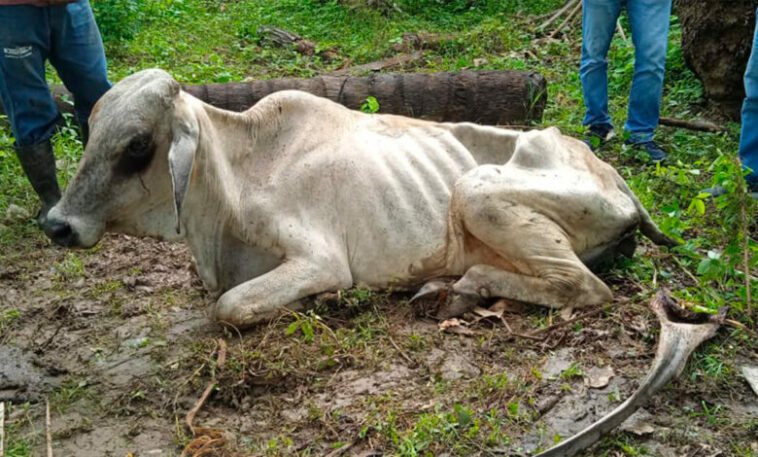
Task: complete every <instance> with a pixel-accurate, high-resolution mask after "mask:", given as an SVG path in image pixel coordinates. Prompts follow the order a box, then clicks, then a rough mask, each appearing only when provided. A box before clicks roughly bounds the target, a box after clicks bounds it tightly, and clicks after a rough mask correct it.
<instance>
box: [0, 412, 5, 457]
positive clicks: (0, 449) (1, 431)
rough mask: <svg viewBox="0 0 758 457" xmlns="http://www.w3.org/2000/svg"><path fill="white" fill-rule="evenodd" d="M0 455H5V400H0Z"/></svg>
mask: <svg viewBox="0 0 758 457" xmlns="http://www.w3.org/2000/svg"><path fill="white" fill-rule="evenodd" d="M0 457H5V402H2V401H0Z"/></svg>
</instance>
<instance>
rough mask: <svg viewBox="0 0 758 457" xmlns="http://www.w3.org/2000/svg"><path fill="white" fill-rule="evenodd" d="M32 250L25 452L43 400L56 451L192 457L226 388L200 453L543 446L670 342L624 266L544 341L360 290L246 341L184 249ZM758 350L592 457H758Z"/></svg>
mask: <svg viewBox="0 0 758 457" xmlns="http://www.w3.org/2000/svg"><path fill="white" fill-rule="evenodd" d="M23 242H24V243H25V245H26V246H28V249H26V250H25V251H24V252H22V253H16V254H13V253H11V254H9V255H8V256H7V257H6V262H4V263H3V264H2V265H0V291H1V293H0V311H1V313H0V318H2V320H0V398H2V399H6V400H8V399H13V403H12V405H11V407H10V412H9V416H8V419H7V421H6V432H7V436H8V442H7V443H6V444H7V446H8V451H7V452H8V453H9V454H8V455H9V456H11V457H13V456H21V455H24V456H25V455H44V446H45V439H44V431H45V421H44V404H45V400H46V399H47V400H49V402H50V405H51V415H52V437H53V441H52V444H53V449H54V453H55V455H56V456H76V457H90V456H92V457H95V456H121V457H123V456H127V455H133V456H154V457H158V456H176V455H180V454H181V452H182V449H183V447H184V446H186V445H187V444H188V443H190V442H191V441H192V436H191V434H190V432H189V431H188V429H187V428H186V427H185V425H184V420H185V415H186V413H187V412H188V410H189V409H190V408H192V406H193V405H194V404H195V403H196V401H197V399H198V398H199V397H200V395H201V393H202V392H203V390H204V389H205V387H206V386H207V385H208V384H209V383H210V384H213V380H214V379H215V380H216V382H215V388H214V389H212V391H211V394H210V397H209V398H208V400H207V402H206V403H205V404H204V405H203V406H202V407H201V408H200V410H199V412H198V414H197V416H196V417H195V419H194V425H196V426H202V427H205V428H211V429H213V430H212V431H207V430H206V433H207V434H209V435H211V436H212V437H216V438H217V439H218V440H217V441H215V442H213V443H211V444H210V445H208V449H210V448H214V450H213V451H209V452H208V453H207V454H202V453H199V454H198V455H331V456H335V455H338V454H339V451H336V450H335V449H337V448H339V447H340V446H345V445H347V446H349V448H347V449H345V448H343V450H344V454H342V455H362V456H369V455H409V456H410V455H456V454H458V455H531V454H532V453H533V452H534V451H535V450H537V449H538V448H543V449H544V448H547V447H549V446H550V445H551V444H552V443H553V442H555V441H557V440H560V439H561V438H565V437H567V436H569V435H571V434H572V433H574V432H576V431H578V430H579V429H581V428H582V427H583V426H585V425H588V424H589V423H591V422H592V421H593V420H595V419H596V418H598V417H600V416H601V415H602V414H603V413H604V412H606V411H608V410H610V409H612V408H614V407H615V406H617V405H618V404H619V403H620V402H621V401H623V400H624V399H625V398H627V397H628V395H629V394H630V393H631V392H632V391H633V390H634V388H635V387H636V385H637V382H638V381H639V380H640V379H641V378H642V377H643V376H644V375H645V373H646V371H647V368H648V367H649V364H650V362H651V360H652V357H653V354H654V350H655V342H656V338H657V332H658V325H657V321H656V319H655V317H654V316H653V314H652V313H651V312H650V310H649V309H648V308H647V303H648V301H649V299H650V296H651V294H652V291H651V290H647V289H645V288H644V287H642V286H640V285H638V284H637V283H636V282H635V281H634V280H633V279H632V278H630V277H628V276H626V275H624V274H623V272H621V273H608V274H606V275H604V276H603V279H605V280H606V281H607V282H608V283H609V284H611V285H613V287H614V289H615V290H616V300H617V302H616V304H615V305H614V306H612V307H610V308H609V310H607V311H604V312H601V313H598V314H596V315H594V316H593V317H588V318H586V319H580V320H578V321H577V322H574V323H572V324H570V325H559V326H556V327H551V328H550V330H548V331H545V332H543V333H542V334H541V336H544V339H542V340H535V339H528V338H521V337H516V336H513V335H511V334H509V333H508V331H506V329H505V328H504V326H503V324H502V323H501V322H500V321H493V320H487V319H484V320H481V321H479V322H478V323H476V324H475V325H472V327H471V329H472V330H473V332H472V333H473V335H457V334H449V333H441V332H440V330H439V328H438V323H437V322H435V321H434V320H432V319H430V318H428V317H425V316H423V315H419V311H418V310H416V309H414V308H413V307H412V306H411V305H409V304H408V303H407V299H408V295H403V294H389V293H376V292H369V291H365V290H353V291H345V292H343V293H341V294H339V295H334V296H331V297H325V298H321V299H320V300H318V303H316V304H315V306H316V314H305V315H288V316H283V317H282V318H281V319H280V320H278V321H277V322H274V323H271V324H269V325H265V326H260V327H258V328H254V329H251V330H248V331H245V332H242V333H238V332H235V331H233V330H227V329H222V328H220V327H218V326H216V325H214V324H213V323H211V322H209V321H208V319H207V317H206V314H205V312H206V308H207V306H208V304H209V303H210V302H211V298H210V297H208V296H207V294H206V293H205V292H204V290H203V288H202V285H201V283H200V281H199V279H198V278H197V275H196V274H195V273H194V271H193V269H192V267H191V259H190V256H189V254H188V252H187V250H186V249H185V248H184V247H183V246H182V245H178V244H168V243H161V242H157V241H153V240H143V239H136V238H131V237H126V236H107V237H106V238H105V239H104V240H103V241H102V242H101V244H100V245H99V246H98V247H97V248H95V249H94V250H90V251H75V252H72V251H65V250H63V249H60V248H57V247H54V246H51V245H50V244H49V243H48V242H47V241H46V240H44V239H43V238H42V237H41V236H39V235H35V234H32V235H29V238H28V239H26V240H24V241H23ZM650 249H654V248H650ZM674 280H676V278H674ZM682 280H683V281H684V280H686V278H684V279H682ZM675 284H676V282H674V283H673V285H674V287H675ZM316 316H319V317H316ZM505 317H506V320H507V322H508V323H509V325H510V326H511V328H512V330H513V331H514V332H516V333H519V332H521V333H529V332H532V331H534V330H536V329H538V328H544V327H548V326H550V325H555V324H557V323H559V322H561V317H559V315H558V313H555V312H550V311H548V310H546V309H542V308H537V307H525V308H523V309H521V310H515V309H514V310H511V311H510V312H507V313H506V314H505ZM738 338H743V339H742V340H737V339H738ZM219 339H222V340H223V341H224V342H225V343H226V344H227V345H228V349H227V350H226V351H225V352H226V362H225V364H224V365H223V367H221V368H219V367H217V366H216V362H217V357H218V355H219V352H220V346H219V344H220V343H219ZM744 339H745V336H744V335H742V336H734V334H733V332H732V331H731V330H730V329H726V328H723V329H722V330H721V331H720V333H719V335H718V336H717V338H716V339H715V340H714V341H713V342H711V343H708V346H707V347H706V348H704V349H703V350H701V352H699V353H698V354H696V355H695V357H694V359H693V360H691V362H690V364H689V366H688V368H687V370H686V371H685V373H684V374H683V376H682V377H681V378H680V379H679V380H677V381H675V382H674V383H673V384H671V385H670V386H668V387H667V388H666V389H665V391H664V392H662V393H660V394H659V395H658V396H657V397H656V398H655V401H654V402H653V403H652V404H650V405H649V406H648V407H647V408H646V409H645V410H644V411H642V412H641V413H640V414H638V415H636V416H635V417H634V419H636V420H634V421H628V422H627V423H626V424H625V425H624V426H623V427H622V430H619V431H616V432H614V433H613V434H612V435H611V436H609V437H607V438H606V439H605V440H604V442H603V443H602V444H601V445H599V446H595V448H593V450H592V451H591V452H589V453H588V454H586V455H591V456H601V455H602V456H604V455H659V456H708V457H712V456H720V455H723V456H733V455H734V456H749V455H758V396H756V395H755V394H754V393H753V392H752V391H751V390H750V388H749V386H748V384H747V382H745V380H744V379H743V378H742V377H741V376H740V374H739V368H740V366H742V365H744V364H753V365H758V356H757V355H756V353H755V351H754V348H755V346H751V344H750V343H747V344H746V343H745V341H744ZM751 347H752V348H753V349H750V348H751ZM714 354H715V355H714ZM714 364H716V365H717V366H715V367H714V366H713V365H714ZM202 432H203V431H202V430H201V431H200V432H199V434H200V435H202ZM204 439H206V440H207V439H208V438H207V437H206V438H204ZM193 444H194V445H195V449H197V446H198V442H195V443H193Z"/></svg>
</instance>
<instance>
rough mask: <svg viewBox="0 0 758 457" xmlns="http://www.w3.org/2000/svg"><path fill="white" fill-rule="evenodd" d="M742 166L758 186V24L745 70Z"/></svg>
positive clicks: (751, 184)
mask: <svg viewBox="0 0 758 457" xmlns="http://www.w3.org/2000/svg"><path fill="white" fill-rule="evenodd" d="M756 14H758V10H756ZM740 160H741V161H742V166H744V167H746V168H749V169H751V170H753V171H752V173H750V174H749V175H747V176H746V177H745V179H746V181H747V182H748V184H749V185H750V186H751V187H753V188H758V26H756V30H755V36H754V38H753V50H752V51H751V53H750V60H749V61H748V64H747V69H746V70H745V101H744V102H743V103H742V134H741V135H740Z"/></svg>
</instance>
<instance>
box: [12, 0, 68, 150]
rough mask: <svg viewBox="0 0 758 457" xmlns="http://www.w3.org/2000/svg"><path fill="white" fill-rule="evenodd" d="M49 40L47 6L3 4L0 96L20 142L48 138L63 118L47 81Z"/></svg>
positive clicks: (17, 140)
mask: <svg viewBox="0 0 758 457" xmlns="http://www.w3.org/2000/svg"><path fill="white" fill-rule="evenodd" d="M49 42H50V35H49V30H48V22H47V12H46V9H45V8H37V7H35V6H30V5H17V6H0V97H2V100H3V107H4V108H5V112H6V113H7V114H8V118H9V119H10V122H11V128H12V129H13V135H14V136H15V137H16V144H17V145H18V146H28V145H32V144H36V143H39V142H41V141H43V140H46V139H47V138H49V137H50V136H51V135H52V133H53V130H54V129H55V126H56V124H57V123H58V121H59V120H60V114H59V113H58V109H57V108H56V106H55V103H53V100H52V98H51V97H50V90H49V88H48V86H47V82H46V81H45V59H46V58H47V57H48V52H49V48H48V43H49Z"/></svg>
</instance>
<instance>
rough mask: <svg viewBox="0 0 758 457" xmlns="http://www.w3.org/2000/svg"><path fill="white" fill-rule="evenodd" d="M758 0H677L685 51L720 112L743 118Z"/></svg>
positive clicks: (732, 117)
mask: <svg viewBox="0 0 758 457" xmlns="http://www.w3.org/2000/svg"><path fill="white" fill-rule="evenodd" d="M756 7H758V0H733V1H712V0H676V13H677V15H678V16H679V20H680V22H681V24H682V53H683V54H684V58H685V61H686V62H687V66H689V67H690V69H692V71H693V72H694V73H695V75H697V77H698V78H699V79H700V80H701V81H702V82H703V88H704V89H705V98H706V100H707V101H708V103H709V105H710V106H711V107H712V108H714V109H715V110H716V111H718V112H719V113H721V114H722V115H724V116H725V117H727V118H728V119H731V120H739V118H740V109H741V106H742V100H743V99H744V98H745V89H744V85H743V81H742V78H743V75H744V73H745V67H746V66H747V60H748V57H749V56H750V47H751V45H752V42H753V31H754V29H755V9H756Z"/></svg>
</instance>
